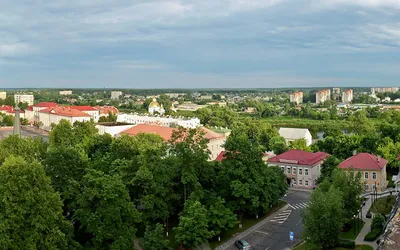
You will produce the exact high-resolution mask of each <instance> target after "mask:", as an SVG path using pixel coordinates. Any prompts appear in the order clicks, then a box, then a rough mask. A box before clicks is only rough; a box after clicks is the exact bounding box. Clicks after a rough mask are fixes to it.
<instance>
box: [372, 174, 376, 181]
mask: <svg viewBox="0 0 400 250" xmlns="http://www.w3.org/2000/svg"><path fill="white" fill-rule="evenodd" d="M372 179H373V180H376V173H375V172H373V173H372Z"/></svg>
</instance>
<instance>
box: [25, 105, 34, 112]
mask: <svg viewBox="0 0 400 250" xmlns="http://www.w3.org/2000/svg"><path fill="white" fill-rule="evenodd" d="M25 110H28V111H33V106H29V107H27V108H26V109H25Z"/></svg>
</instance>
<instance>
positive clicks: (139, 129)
mask: <svg viewBox="0 0 400 250" xmlns="http://www.w3.org/2000/svg"><path fill="white" fill-rule="evenodd" d="M201 129H202V130H203V131H204V132H205V133H206V134H205V135H204V137H205V138H207V139H209V140H213V139H218V138H224V137H225V136H224V135H221V134H218V133H216V132H213V131H211V130H209V129H206V128H201ZM174 130H177V129H176V128H170V127H164V126H158V125H150V124H138V125H136V126H134V127H132V128H130V129H127V130H125V131H123V132H122V133H121V134H128V135H132V136H135V135H137V134H140V133H151V134H158V135H160V136H161V137H162V138H163V139H164V140H165V141H168V140H170V139H171V136H172V132H173V131H174Z"/></svg>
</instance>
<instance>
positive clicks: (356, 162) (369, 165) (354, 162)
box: [339, 153, 388, 170]
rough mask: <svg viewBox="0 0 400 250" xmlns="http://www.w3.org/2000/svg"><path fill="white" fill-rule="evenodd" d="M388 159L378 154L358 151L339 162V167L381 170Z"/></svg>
mask: <svg viewBox="0 0 400 250" xmlns="http://www.w3.org/2000/svg"><path fill="white" fill-rule="evenodd" d="M387 163H388V161H387V160H386V159H383V158H381V157H379V156H376V155H372V154H368V153H359V154H356V155H354V156H352V157H350V158H348V159H347V160H345V161H344V162H342V163H340V164H339V168H344V169H346V168H350V167H352V168H354V169H363V170H381V169H382V168H383V167H385V166H386V164H387Z"/></svg>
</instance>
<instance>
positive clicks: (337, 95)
mask: <svg viewBox="0 0 400 250" xmlns="http://www.w3.org/2000/svg"><path fill="white" fill-rule="evenodd" d="M332 97H333V99H334V100H336V101H337V100H339V99H340V88H333V89H332Z"/></svg>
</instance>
